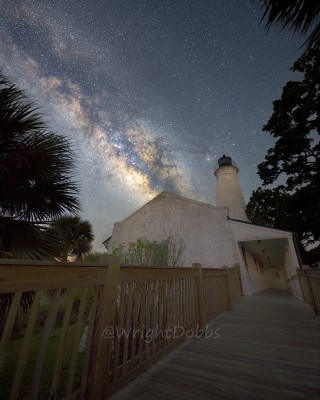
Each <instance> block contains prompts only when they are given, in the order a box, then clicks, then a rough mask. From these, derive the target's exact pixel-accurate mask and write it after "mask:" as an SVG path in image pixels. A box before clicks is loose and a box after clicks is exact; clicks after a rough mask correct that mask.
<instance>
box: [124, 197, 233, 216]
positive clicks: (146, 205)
mask: <svg viewBox="0 0 320 400" xmlns="http://www.w3.org/2000/svg"><path fill="white" fill-rule="evenodd" d="M162 198H172V199H177V200H180V201H184V202H187V203H192V204H197V205H199V206H201V207H207V208H211V209H217V210H221V209H228V207H226V206H223V207H221V206H219V207H218V206H214V205H212V204H208V203H202V202H201V201H197V200H193V199H189V198H187V197H183V196H180V195H178V194H174V193H170V192H166V191H163V192H161V193H159V194H158V195H157V196H155V197H154V198H153V199H152V200H150V201H148V202H147V203H145V204H144V205H143V206H142V207H139V208H138V209H136V210H135V211H134V212H133V213H132V214H130V215H128V216H127V217H126V218H125V219H123V220H122V222H123V221H126V220H127V219H129V218H131V217H132V216H134V215H135V214H137V213H138V212H140V211H141V210H143V209H144V208H145V207H148V206H149V205H150V204H151V203H153V202H156V201H159V200H161V199H162Z"/></svg>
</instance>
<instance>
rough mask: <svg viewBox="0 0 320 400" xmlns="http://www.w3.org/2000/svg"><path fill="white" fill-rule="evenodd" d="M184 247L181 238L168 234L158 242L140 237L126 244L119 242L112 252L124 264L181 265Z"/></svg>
mask: <svg viewBox="0 0 320 400" xmlns="http://www.w3.org/2000/svg"><path fill="white" fill-rule="evenodd" d="M185 248H186V245H185V242H184V240H183V239H175V238H174V237H173V236H172V235H170V236H168V237H167V238H165V239H162V240H160V242H156V241H155V240H153V241H149V240H147V239H145V238H140V239H138V240H137V241H136V242H130V243H129V244H128V245H127V244H126V243H121V244H120V245H119V246H118V247H115V248H113V251H112V254H114V255H117V256H120V257H121V262H122V264H125V265H142V266H167V267H182V266H183V259H184V251H185Z"/></svg>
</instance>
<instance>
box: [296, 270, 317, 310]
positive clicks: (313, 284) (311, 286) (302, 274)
mask: <svg viewBox="0 0 320 400" xmlns="http://www.w3.org/2000/svg"><path fill="white" fill-rule="evenodd" d="M297 274H298V277H299V282H300V286H301V289H302V294H303V299H304V301H305V302H306V303H308V304H309V305H310V306H311V307H312V308H313V311H314V313H315V314H317V315H318V314H320V269H319V268H315V269H313V268H310V269H307V270H305V269H298V270H297Z"/></svg>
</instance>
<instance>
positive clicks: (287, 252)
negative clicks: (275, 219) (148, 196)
mask: <svg viewBox="0 0 320 400" xmlns="http://www.w3.org/2000/svg"><path fill="white" fill-rule="evenodd" d="M238 172H239V169H238V168H237V166H236V165H235V164H234V163H233V161H232V159H231V158H230V157H226V156H223V157H221V158H220V159H219V161H218V167H217V169H216V170H215V172H214V174H215V176H216V179H217V205H216V206H214V205H211V204H205V203H201V202H199V201H195V200H191V199H187V198H184V197H181V196H178V195H175V194H172V193H168V192H162V193H160V194H159V195H158V196H156V197H155V198H154V199H153V200H151V201H149V202H148V203H147V204H145V205H144V206H143V207H141V208H140V209H138V210H137V211H136V212H134V213H133V214H131V215H130V216H128V217H127V218H126V219H125V220H123V221H122V222H116V223H115V224H114V229H113V232H112V237H111V238H109V239H108V240H107V241H106V242H107V243H106V242H104V243H105V244H107V247H108V251H109V252H112V249H113V248H114V247H118V246H119V245H120V244H121V243H125V244H128V243H130V242H135V241H137V240H138V239H139V238H147V239H148V240H155V241H161V240H162V239H163V238H165V237H168V236H169V235H172V236H173V237H175V238H182V239H183V240H184V242H185V244H186V248H185V252H184V266H186V267H191V266H192V263H201V264H202V267H203V268H221V267H222V266H229V267H232V266H234V265H235V264H236V263H238V264H239V265H240V271H241V278H242V286H243V290H244V294H246V295H251V294H253V293H256V292H259V291H261V290H264V289H267V288H278V289H287V290H289V291H291V292H292V293H293V294H294V295H295V296H297V297H299V298H302V294H301V289H300V284H299V281H298V277H297V274H296V269H297V268H299V258H298V255H297V251H296V248H295V244H294V237H293V234H292V232H287V231H283V230H278V229H272V228H269V227H265V226H260V225H256V224H252V223H250V222H249V221H248V219H247V217H246V214H245V203H244V198H243V195H242V191H241V187H240V183H239V179H238Z"/></svg>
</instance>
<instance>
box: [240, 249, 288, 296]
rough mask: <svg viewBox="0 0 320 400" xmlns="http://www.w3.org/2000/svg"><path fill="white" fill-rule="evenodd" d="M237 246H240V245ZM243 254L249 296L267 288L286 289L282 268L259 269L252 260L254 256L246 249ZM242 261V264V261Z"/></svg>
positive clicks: (257, 264) (266, 267)
mask: <svg viewBox="0 0 320 400" xmlns="http://www.w3.org/2000/svg"><path fill="white" fill-rule="evenodd" d="M239 245H240V246H241V243H240V244H239ZM241 253H242V250H241ZM245 254H246V263H245V264H246V270H247V274H248V278H249V281H250V290H251V293H250V294H254V293H257V292H260V291H262V290H265V289H268V288H273V289H284V290H285V289H286V282H285V278H284V273H283V270H282V268H271V267H269V266H264V267H263V268H261V267H259V263H258V261H257V260H256V261H255V260H254V258H255V257H254V255H253V254H252V253H251V252H250V251H249V250H248V249H245ZM242 261H243V262H244V259H243V260H242Z"/></svg>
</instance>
